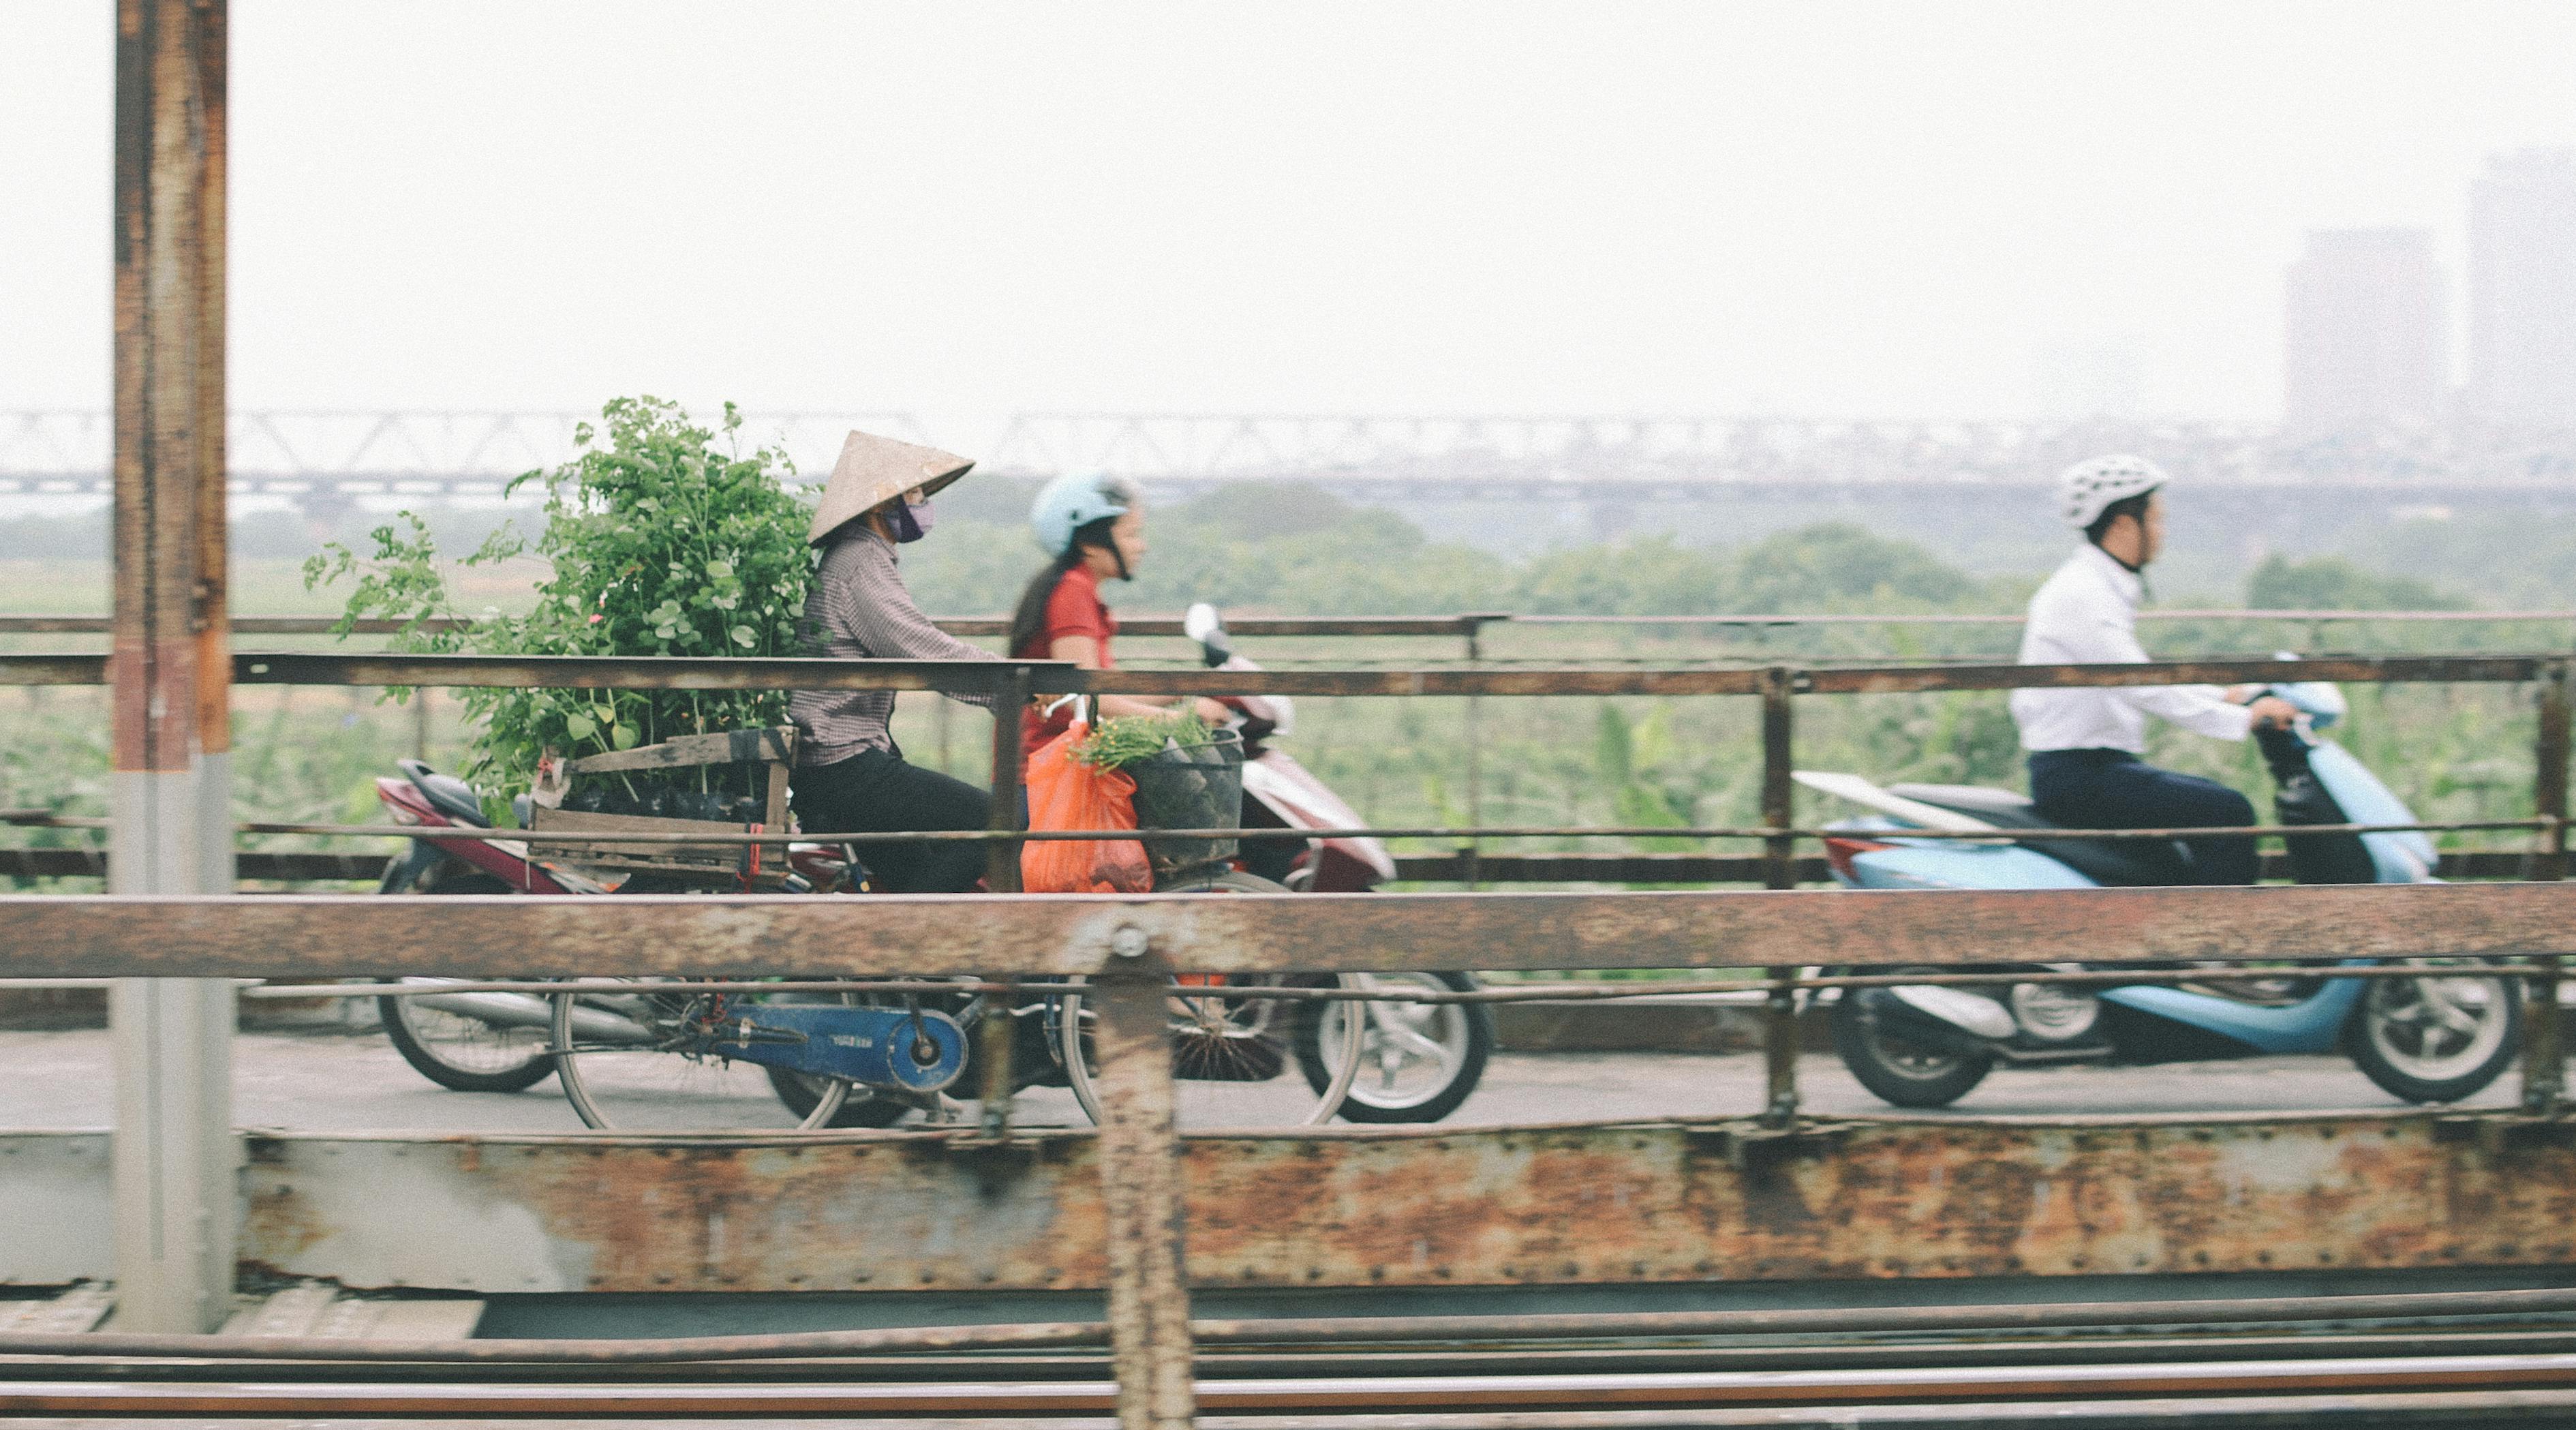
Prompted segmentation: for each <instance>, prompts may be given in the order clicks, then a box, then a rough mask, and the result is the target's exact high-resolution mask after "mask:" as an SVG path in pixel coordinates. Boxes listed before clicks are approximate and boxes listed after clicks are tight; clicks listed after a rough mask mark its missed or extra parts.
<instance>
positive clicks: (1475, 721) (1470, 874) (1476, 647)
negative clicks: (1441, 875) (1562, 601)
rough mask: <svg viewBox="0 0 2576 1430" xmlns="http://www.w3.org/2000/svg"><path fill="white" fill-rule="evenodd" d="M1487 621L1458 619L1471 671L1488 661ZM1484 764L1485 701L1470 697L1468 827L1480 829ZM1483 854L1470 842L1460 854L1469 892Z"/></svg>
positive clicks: (1471, 617)
mask: <svg viewBox="0 0 2576 1430" xmlns="http://www.w3.org/2000/svg"><path fill="white" fill-rule="evenodd" d="M1487 619H1488V618H1487V617H1485V616H1480V615H1466V616H1460V617H1459V618H1458V623H1459V624H1460V625H1462V626H1464V627H1466V631H1467V665H1468V667H1469V668H1470V669H1473V668H1474V667H1475V666H1477V665H1478V664H1480V663H1481V662H1482V661H1483V660H1484V658H1485V650H1484V642H1483V641H1482V640H1481V639H1480V637H1481V636H1482V634H1483V632H1484V628H1485V621H1486V620H1487ZM1484 760H1485V697H1484V696H1482V695H1470V696H1468V697H1467V823H1468V824H1469V825H1470V826H1472V827H1478V828H1481V827H1482V826H1483V825H1484V823H1485V764H1484ZM1484 850H1485V846H1484V841H1482V840H1480V839H1475V838H1470V839H1469V840H1468V841H1467V842H1466V844H1465V845H1463V846H1462V847H1461V848H1460V849H1459V851H1458V852H1459V853H1461V854H1463V855H1465V856H1466V865H1467V870H1466V873H1467V887H1468V888H1470V889H1473V888H1475V887H1476V886H1477V885H1478V884H1480V883H1482V882H1483V880H1482V878H1481V877H1480V876H1481V875H1482V874H1483V872H1484V870H1483V867H1482V866H1483V857H1482V856H1483V854H1484Z"/></svg>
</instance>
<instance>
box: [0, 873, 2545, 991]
mask: <svg viewBox="0 0 2576 1430" xmlns="http://www.w3.org/2000/svg"><path fill="white" fill-rule="evenodd" d="M2571 898H2576V891H2569V890H2567V889H2566V888H2565V886H2563V885H2559V884H2551V883H2496V884H2481V885H2465V884H2407V885H2349V886H2345V885H2297V886H2276V887H2269V888H2220V887H2192V886H2186V887H2166V888H2153V889H2145V888H2140V889H2118V888H2110V889H2102V888H2088V889H2051V890H2008V891H1992V890H1967V889H1943V890H1919V891H1906V892H1884V893H1877V894H1869V893H1862V894H1854V893H1850V892H1846V891H1842V890H1825V889H1817V890H1779V891H1771V890H1765V891H1758V892H1754V891H1721V890H1697V891H1652V892H1646V891H1616V892H1585V893H1563V892H1536V891H1532V892H1522V891H1513V892H1498V893H1384V892H1380V893H1370V894H1312V893H1308V894H1287V893H1281V894H1232V895H1228V896H1226V897H1222V898H1215V897H1208V896H1204V895H1197V894H1190V893H1170V894H1137V895H1057V894H1030V895H1023V896H1020V897H1017V898H995V897H993V896H991V895H982V894H957V895H930V894H877V895H869V896H865V897H856V898H854V897H849V896H837V895H803V896H799V895H776V894H768V895H763V894H688V895H658V894H642V895H619V896H616V897H611V898H584V899H571V898H552V899H548V898H527V897H519V896H511V895H487V896H457V897H449V898H444V899H441V900H440V901H439V907H438V909H437V910H436V916H435V917H434V918H425V917H423V915H422V912H421V906H420V905H419V904H418V903H417V902H416V901H414V900H407V899H388V898H384V897H381V896H377V895H371V894H355V893H351V894H274V895H263V896H261V897H258V898H241V897H236V896H204V897H117V896H91V895H51V894H28V895H21V896H18V897H16V898H13V899H11V900H10V901H9V903H8V907H9V912H10V929H11V935H12V962H13V966H12V968H11V972H12V973H14V974H16V975H18V976H21V977H50V976H71V977H225V978H234V977H263V978H297V979H305V980H316V981H319V980H329V979H336V978H375V977H386V976H393V975H402V974H423V975H441V974H444V975H453V974H455V973H456V972H458V971H459V970H458V968H457V964H458V962H459V961H460V953H459V950H472V949H486V950H504V951H506V962H507V967H508V970H509V972H510V973H512V974H513V975H515V976H517V977H522V978H528V979H548V978H563V977H600V976H603V975H617V976H620V977H635V976H658V977H686V978H742V979H747V980H748V979H761V980H765V979H770V978H775V977H778V976H781V975H799V976H804V977H809V978H860V977H872V978H919V977H923V976H926V975H933V974H948V973H961V974H970V975H974V976H978V977H987V978H999V977H1008V976H1020V977H1026V976H1030V975H1041V974H1052V975H1098V974H1100V973H1101V972H1102V971H1103V970H1106V969H1124V968H1128V967H1132V966H1133V965H1132V962H1131V961H1130V960H1128V959H1126V958H1124V957H1122V955H1121V954H1120V952H1119V950H1121V949H1135V948H1139V947H1141V948H1143V949H1147V950H1150V951H1153V952H1155V953H1156V954H1157V955H1158V956H1160V957H1162V958H1165V959H1167V960H1169V961H1170V962H1171V963H1172V964H1174V965H1176V966H1181V967H1186V968H1188V969H1189V970H1191V971H1192V972H1204V973H1220V974H1234V973H1242V974H1253V973H1318V974H1320V973H1331V972H1368V973H1388V972H1396V971H1405V970H1424V969H1428V970H1439V969H1457V968H1481V969H1486V970H1490V971H1495V972H1503V971H1515V970H1530V971H1541V972H1545V971H1554V970H1574V969H1599V968H1657V969H1670V968H1711V967H1719V968H1728V969H1734V968H1743V967H1749V966H1753V965H1756V964H1758V965H1761V966H1766V967H1774V968H1778V967H1788V968H1793V969H1794V968H1803V967H1810V966H1815V965H1831V966H1837V967H1841V968H1845V969H1848V970H1849V971H1851V972H1854V973H1870V972H1875V971H1879V970H1882V969H1886V968H1890V967H1906V966H1928V967H1945V966H1968V965H1980V964H1992V963H1995V962H1997V961H1999V960H2001V961H2013V960H2017V961H2025V962H2038V961H2041V960H2043V959H2045V958H2046V957H2047V956H2048V952H2047V951H2049V950H2059V949H2064V948H2067V947H2070V946H2074V945H2073V944H2072V943H2071V942H2070V941H2073V940H2081V941H2082V945H2081V946H2082V947H2083V948H2084V949H2085V957H2086V960H2087V961H2088V962H2090V963H2092V964H2093V965H2095V966H2097V967H2101V966H2123V965H2147V966H2152V965H2157V964H2162V965H2164V966H2166V967H2168V968H2175V967H2190V966H2194V965H2207V966H2216V965H2225V964H2263V965H2278V964H2282V963H2289V962H2296V961H2298V960H2302V959H2315V960H2321V961H2332V962H2340V961H2342V960H2345V959H2395V960H2415V959H2464V958H2473V959H2500V958H2531V957H2539V956H2546V955H2553V954H2567V953H2571V952H2576V919H2571V918H2570V917H2569V910H2570V909H2571V907H2576V904H2571V902H2570V901H2571ZM465 956H467V957H473V958H474V961H477V962H484V961H487V960H488V959H489V958H491V957H492V956H493V955H489V954H486V955H481V956H475V955H465Z"/></svg>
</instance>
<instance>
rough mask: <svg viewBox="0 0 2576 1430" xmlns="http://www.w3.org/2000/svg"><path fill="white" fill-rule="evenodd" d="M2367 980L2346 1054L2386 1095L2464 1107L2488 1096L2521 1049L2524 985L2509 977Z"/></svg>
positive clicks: (2433, 973)
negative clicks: (2466, 1102) (2467, 1100)
mask: <svg viewBox="0 0 2576 1430" xmlns="http://www.w3.org/2000/svg"><path fill="white" fill-rule="evenodd" d="M2426 971H2427V973H2428V975H2430V976H2428V977H2424V978H2370V979H2364V980H2362V982H2363V985H2364V986H2363V988H2362V994H2361V998H2360V1001H2358V1002H2357V1003H2355V1004H2354V1006H2353V1010H2352V1016H2351V1017H2350V1018H2348V1019H2347V1020H2346V1021H2345V1023H2344V1035H2343V1046H2344V1052H2345V1054H2346V1055H2347V1056H2349V1057H2350V1058H2351V1059H2352V1061H2353V1066H2355V1067H2358V1068H2360V1069H2361V1071H2362V1075H2363V1076H2364V1077H2367V1078H2369V1079H2370V1080H2371V1081H2372V1082H2374V1083H2377V1084H2378V1085H2379V1088H2380V1090H2381V1091H2383V1092H2386V1093H2387V1094H2389V1095H2390V1096H2392V1097H2398V1098H2403V1099H2405V1100H2406V1101H2408V1102H2419V1103H2421V1102H2458V1101H2459V1100H2460V1099H2462V1098H2465V1097H2475V1096H2476V1095H2477V1094H2479V1093H2481V1092H2484V1091H2486V1089H2487V1087H2488V1085H2489V1084H2491V1083H2493V1082H2494V1081H2495V1080H2496V1079H2497V1078H2499V1077H2502V1076H2503V1075H2504V1070H2505V1069H2506V1068H2508V1067H2511V1066H2512V1065H2513V1060H2514V1056H2515V1054H2516V1053H2517V1052H2519V1051H2520V1049H2521V1047H2522V999H2521V997H2520V996H2519V995H2520V987H2519V985H2518V984H2517V983H2516V982H2515V980H2513V979H2510V978H2479V977H2475V976H2472V975H2469V974H2466V973H2457V974H2444V973H2441V972H2440V971H2439V970H2438V968H2428V969H2427V970H2426Z"/></svg>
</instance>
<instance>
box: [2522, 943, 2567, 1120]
mask: <svg viewBox="0 0 2576 1430" xmlns="http://www.w3.org/2000/svg"><path fill="white" fill-rule="evenodd" d="M2532 962H2534V963H2536V964H2538V965H2539V967H2540V971H2539V972H2538V973H2535V974H2533V975H2532V976H2531V978H2530V980H2529V981H2527V982H2526V983H2524V985H2523V988H2524V998H2525V1002H2524V1003H2523V1006H2522V1106H2523V1110H2524V1111H2526V1112H2529V1113H2530V1114H2531V1115H2533V1116H2534V1117H2555V1116H2557V1115H2558V1109H2559V1106H2560V1104H2561V1103H2562V1101H2563V1100H2564V1099H2565V1097H2566V1095H2567V1052H2566V1046H2565V1044H2564V1043H2563V1042H2562V1041H2561V1040H2560V1038H2559V1026H2558V1017H2559V1014H2558V971H2559V961H2558V955H2557V954H2554V953H2552V954H2544V955H2542V956H2541V957H2539V958H2536V959H2533V960H2532Z"/></svg>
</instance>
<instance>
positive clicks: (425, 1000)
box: [411, 993, 653, 1045]
mask: <svg viewBox="0 0 2576 1430" xmlns="http://www.w3.org/2000/svg"><path fill="white" fill-rule="evenodd" d="M411 1001H413V1002H415V1003H418V1004H420V1005H421V1006H422V1007H424V1008H435V1009H437V1010H438V1011H439V1012H441V1013H453V1014H455V1015H456V1016H457V1017H459V1018H471V1019H473V1020H474V1021H476V1022H478V1023H483V1024H487V1025H489V1026H491V1027H495V1028H538V1029H551V1028H552V1027H554V1022H555V1010H554V1005H553V1004H552V1003H551V1002H549V1001H548V1000H546V999H543V998H537V997H532V996H530V995H528V994H525V993H423V994H419V995H417V996H415V997H414V998H413V999H412V1000H411ZM572 1035H573V1036H574V1037H576V1038H579V1039H580V1040H582V1041H583V1042H585V1043H633V1044H637V1045H642V1044H645V1043H650V1042H652V1041H653V1034H652V1033H651V1032H649V1031H648V1030H646V1029H645V1028H644V1027H643V1026H642V1025H640V1024H638V1023H636V1022H634V1021H633V1020H631V1019H627V1018H621V1017H619V1016H618V1015H617V1014H615V1013H611V1012H609V1011H607V1010H606V1009H604V1008H590V1007H584V1006H581V1005H578V1004H576V1005H575V1006H574V1008H573V1010H572Z"/></svg>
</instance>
